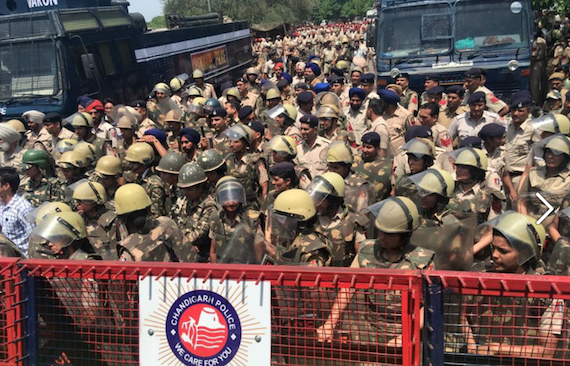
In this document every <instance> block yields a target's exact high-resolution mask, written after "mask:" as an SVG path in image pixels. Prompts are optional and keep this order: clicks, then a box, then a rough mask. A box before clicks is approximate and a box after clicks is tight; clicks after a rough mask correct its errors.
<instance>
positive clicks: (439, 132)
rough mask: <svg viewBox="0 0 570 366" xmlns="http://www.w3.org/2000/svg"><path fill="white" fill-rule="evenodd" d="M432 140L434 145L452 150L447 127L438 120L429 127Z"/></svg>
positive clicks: (451, 141)
mask: <svg viewBox="0 0 570 366" xmlns="http://www.w3.org/2000/svg"><path fill="white" fill-rule="evenodd" d="M431 132H432V136H433V142H434V144H435V146H437V147H440V148H442V149H443V150H445V151H451V150H453V140H452V139H451V136H449V132H448V131H447V128H446V127H445V126H444V125H442V124H441V123H439V122H436V124H435V125H433V126H432V127H431Z"/></svg>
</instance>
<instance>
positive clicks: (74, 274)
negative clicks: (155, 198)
mask: <svg viewBox="0 0 570 366" xmlns="http://www.w3.org/2000/svg"><path fill="white" fill-rule="evenodd" d="M13 267H14V268H13V271H14V273H16V274H17V276H20V277H21V280H20V282H21V283H22V284H23V286H22V288H21V290H22V293H23V294H24V296H25V298H26V299H27V301H25V302H24V303H22V304H21V306H22V309H23V310H22V312H23V313H22V314H25V316H22V314H20V313H18V312H17V311H14V310H10V309H12V308H13V306H14V305H13V304H17V303H18V302H19V301H20V299H19V298H18V297H16V296H15V295H14V291H11V292H10V291H9V292H3V293H2V302H3V304H8V305H9V306H10V308H7V309H4V308H2V312H1V314H3V315H4V314H5V315H6V316H8V317H9V319H8V323H7V324H11V322H12V320H14V319H20V318H21V319H22V321H21V323H22V326H18V327H13V326H10V325H6V326H4V324H3V323H2V325H3V326H2V328H0V329H1V331H2V332H6V331H8V332H12V335H8V337H7V339H8V341H6V342H0V344H3V343H6V344H7V345H8V346H9V347H11V348H9V349H8V351H7V352H6V353H0V355H2V356H5V357H4V358H3V359H0V365H1V364H2V363H1V361H5V362H6V361H9V362H8V363H7V364H10V365H12V364H14V365H16V364H25V365H41V366H43V365H55V364H60V365H109V366H110V365H113V366H114V365H137V364H139V363H142V362H141V360H139V354H140V353H139V352H140V347H139V339H140V338H139V337H140V335H139V331H140V332H141V334H142V332H143V331H142V329H143V328H142V327H143V326H144V324H140V322H139V311H140V308H141V303H140V301H142V300H139V291H140V290H141V289H140V288H139V287H140V286H141V283H142V282H139V281H146V282H145V284H148V285H150V286H162V284H163V283H164V284H165V283H171V284H176V285H175V286H181V285H180V283H182V284H184V283H188V282H196V281H197V282H199V283H202V284H210V286H211V287H216V286H218V287H219V286H220V284H222V283H224V282H225V281H230V280H231V281H237V282H238V283H239V282H241V281H244V283H245V282H248V283H251V284H257V283H267V284H270V287H271V291H270V293H271V295H270V301H268V302H267V305H266V306H270V308H269V309H268V311H270V312H271V318H270V328H271V329H270V333H271V364H272V365H343V366H344V365H420V361H421V360H420V351H421V350H420V345H421V340H420V316H419V314H420V308H421V297H422V277H421V273H420V272H419V271H390V270H366V269H362V270H353V269H349V268H346V269H339V268H310V267H278V266H253V265H245V266H244V265H207V264H179V263H124V262H94V261H63V260H61V261H59V260H55V261H51V260H23V261H20V262H18V263H17V265H15V262H14V265H13ZM4 271H5V272H6V271H7V270H6V269H4ZM17 276H16V277H17ZM10 278H11V280H10V281H12V282H11V283H12V285H11V286H12V287H14V283H15V282H17V281H15V280H14V278H13V277H10ZM153 284H156V285H153ZM4 287H6V286H4ZM183 288H184V286H182V287H179V289H178V292H179V293H180V292H181V289H182V290H183ZM174 292H176V291H174ZM182 293H183V292H182ZM339 293H340V294H350V296H351V300H350V302H349V304H348V306H347V308H346V309H345V310H344V311H343V312H342V316H341V317H340V320H339V322H338V325H337V327H336V328H335V329H334V332H333V333H334V335H333V337H332V338H331V339H328V340H327V341H325V342H320V341H319V339H318V336H317V328H319V327H321V326H322V325H323V324H324V323H325V322H326V320H327V319H328V317H329V315H330V312H331V309H332V308H333V306H335V305H334V304H335V301H336V299H337V296H338V295H339ZM164 296H165V297H166V294H165V295H164ZM10 304H12V305H10ZM4 306H6V305H4ZM24 309H25V310H24ZM16 323H18V322H16ZM24 325H25V326H24ZM155 329H156V332H160V331H162V332H164V325H163V329H160V327H159V326H157V327H155ZM145 332H146V329H145ZM0 337H2V333H0ZM3 339H4V338H0V341H1V340H3ZM17 339H20V340H25V342H20V343H11V341H10V340H12V341H15V340H17ZM15 345H17V346H18V347H14V346H15ZM24 345H25V346H24ZM163 351H164V352H169V351H170V350H169V349H162V348H161V352H163ZM0 352H4V351H3V350H1V351H0ZM20 359H23V363H16V361H17V360H20ZM167 363H168V364H170V362H167ZM232 364H233V363H232ZM235 364H236V365H241V364H244V365H246V364H253V363H243V362H242V363H240V362H237V363H235Z"/></svg>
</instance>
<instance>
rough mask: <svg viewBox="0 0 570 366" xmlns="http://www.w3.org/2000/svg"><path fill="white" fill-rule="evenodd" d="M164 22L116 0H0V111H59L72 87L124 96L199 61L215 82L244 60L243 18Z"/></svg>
mask: <svg viewBox="0 0 570 366" xmlns="http://www.w3.org/2000/svg"><path fill="white" fill-rule="evenodd" d="M167 22H168V24H169V25H170V28H171V29H161V30H149V29H148V28H147V25H146V21H145V19H144V17H143V16H142V15H141V14H139V13H129V11H128V3H127V2H121V1H112V0H9V1H5V2H0V114H2V115H3V118H10V117H18V116H21V115H22V113H23V112H25V111H27V110H30V109H35V110H39V111H42V112H44V113H48V112H58V113H60V114H61V115H62V116H67V115H70V114H72V113H74V112H76V111H77V97H78V96H80V95H89V96H90V97H92V98H98V99H104V98H107V97H109V98H112V99H114V100H116V101H117V102H119V103H130V102H131V101H133V100H135V99H141V98H144V97H145V96H146V95H148V93H149V91H150V90H152V88H153V85H154V84H156V83H158V82H167V83H168V82H169V80H170V79H171V78H173V77H175V76H177V75H180V74H183V73H186V74H188V75H192V71H193V70H195V69H201V70H202V71H204V74H205V76H204V79H205V80H206V81H208V82H210V83H213V84H215V85H216V84H220V83H221V82H222V79H223V78H225V77H227V76H231V77H235V76H238V75H240V74H241V73H242V72H243V70H244V69H245V68H247V67H248V65H249V64H250V62H251V35H250V30H249V25H248V23H247V22H231V23H222V22H221V20H218V19H214V20H212V17H206V19H201V20H200V19H198V20H196V19H187V18H184V17H179V16H170V17H167Z"/></svg>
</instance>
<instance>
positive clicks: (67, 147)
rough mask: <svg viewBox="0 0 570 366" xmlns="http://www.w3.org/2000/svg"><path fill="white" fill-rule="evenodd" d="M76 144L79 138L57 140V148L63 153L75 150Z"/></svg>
mask: <svg viewBox="0 0 570 366" xmlns="http://www.w3.org/2000/svg"><path fill="white" fill-rule="evenodd" d="M76 144H77V140H75V139H63V140H59V141H58V142H57V144H56V145H55V149H56V150H57V151H59V152H60V153H61V154H63V153H64V152H67V151H71V150H73V148H74V147H75V145H76Z"/></svg>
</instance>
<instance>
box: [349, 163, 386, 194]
mask: <svg viewBox="0 0 570 366" xmlns="http://www.w3.org/2000/svg"><path fill="white" fill-rule="evenodd" d="M352 170H353V171H354V174H355V175H356V176H357V177H359V178H362V179H364V180H366V181H368V182H370V184H371V185H372V186H373V187H374V199H375V201H374V202H380V201H382V200H383V199H384V198H387V197H388V196H389V195H390V191H391V190H392V189H391V185H392V183H391V181H390V177H391V174H392V166H391V161H389V160H388V159H385V158H382V157H380V156H378V158H377V159H376V160H374V161H371V162H369V163H367V162H365V161H364V160H363V159H362V156H355V157H354V163H353V164H352Z"/></svg>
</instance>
